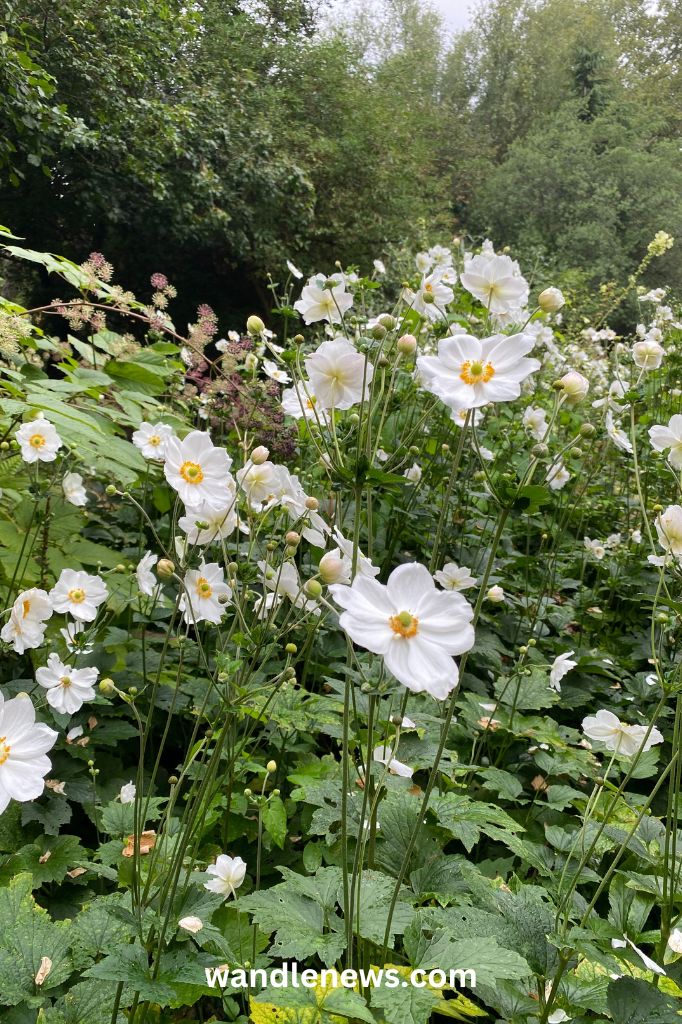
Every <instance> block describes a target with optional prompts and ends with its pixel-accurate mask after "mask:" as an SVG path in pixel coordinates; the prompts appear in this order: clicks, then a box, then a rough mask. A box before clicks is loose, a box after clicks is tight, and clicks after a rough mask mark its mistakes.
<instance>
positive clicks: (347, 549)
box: [332, 526, 380, 582]
mask: <svg viewBox="0 0 682 1024" xmlns="http://www.w3.org/2000/svg"><path fill="white" fill-rule="evenodd" d="M332 536H333V538H334V540H335V541H336V543H337V544H338V550H339V551H340V554H341V558H342V559H343V561H344V563H345V564H346V565H347V566H348V571H349V574H350V573H351V569H352V565H353V541H352V540H350V538H348V537H344V535H343V534H342V532H341V530H339V528H338V526H334V527H333V528H332ZM379 572H380V570H379V566H377V565H374V563H373V562H372V561H371V559H369V558H368V557H367V555H363V553H362V551H358V552H357V556H356V559H355V574H356V576H367V577H369V578H370V579H373V578H374V577H375V576H378V575H379ZM339 582H343V581H339Z"/></svg>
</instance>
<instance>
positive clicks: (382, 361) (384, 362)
mask: <svg viewBox="0 0 682 1024" xmlns="http://www.w3.org/2000/svg"><path fill="white" fill-rule="evenodd" d="M390 365H391V360H390V359H389V358H388V356H385V355H384V354H383V352H382V354H381V355H380V356H379V358H378V359H377V366H378V367H379V369H381V370H385V369H386V367H387V366H390Z"/></svg>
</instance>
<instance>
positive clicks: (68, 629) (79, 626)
mask: <svg viewBox="0 0 682 1024" xmlns="http://www.w3.org/2000/svg"><path fill="white" fill-rule="evenodd" d="M59 632H60V633H61V635H62V637H63V638H64V643H65V644H66V649H67V651H68V652H69V654H75V653H76V651H78V653H79V654H90V653H91V652H92V651H93V650H94V647H95V645H94V642H93V641H92V640H90V641H88V642H87V643H81V642H80V639H79V638H80V635H81V633H84V632H85V623H84V622H79V621H78V619H74V621H73V622H67V624H66V626H65V627H64V628H63V629H60V630H59Z"/></svg>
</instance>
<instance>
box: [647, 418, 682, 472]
mask: <svg viewBox="0 0 682 1024" xmlns="http://www.w3.org/2000/svg"><path fill="white" fill-rule="evenodd" d="M649 437H650V439H651V446H652V448H653V449H654V451H657V452H664V451H665V450H666V449H668V448H669V449H670V453H669V455H668V462H669V463H670V465H671V466H672V467H673V469H682V416H680V415H676V416H671V417H670V419H669V420H668V426H667V427H663V426H661V425H660V424H656V425H655V426H653V427H649Z"/></svg>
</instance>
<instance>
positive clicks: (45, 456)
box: [14, 413, 62, 462]
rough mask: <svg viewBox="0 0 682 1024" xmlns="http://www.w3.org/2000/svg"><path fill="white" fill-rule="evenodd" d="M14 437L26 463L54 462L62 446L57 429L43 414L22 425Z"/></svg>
mask: <svg viewBox="0 0 682 1024" xmlns="http://www.w3.org/2000/svg"><path fill="white" fill-rule="evenodd" d="M14 436H15V437H16V439H17V441H18V442H19V447H20V449H21V457H22V459H23V460H24V462H54V460H55V459H56V458H57V452H58V451H59V449H60V448H61V446H62V439H61V437H60V436H59V434H58V433H57V431H56V429H55V427H54V426H53V425H52V423H50V421H49V420H48V419H46V418H45V416H43V414H42V413H41V414H40V415H39V416H38V417H37V418H36V419H34V420H29V422H28V423H22V425H21V426H20V427H19V429H18V430H17V431H15V434H14Z"/></svg>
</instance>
